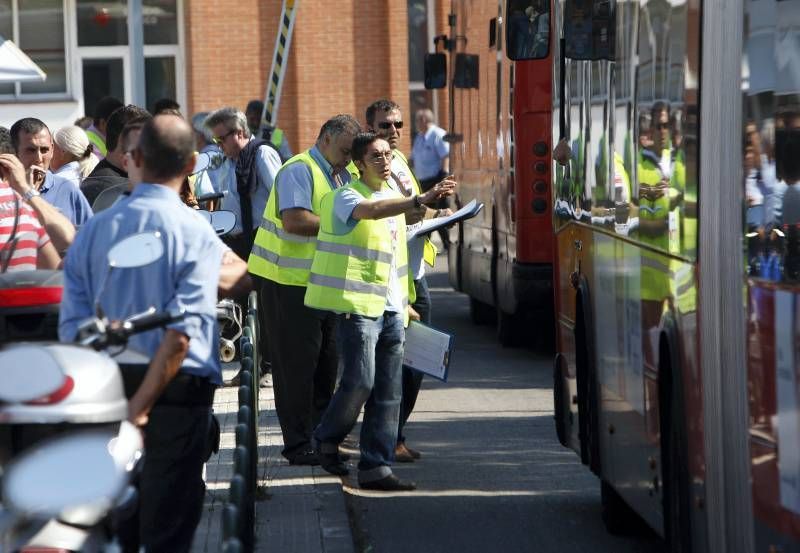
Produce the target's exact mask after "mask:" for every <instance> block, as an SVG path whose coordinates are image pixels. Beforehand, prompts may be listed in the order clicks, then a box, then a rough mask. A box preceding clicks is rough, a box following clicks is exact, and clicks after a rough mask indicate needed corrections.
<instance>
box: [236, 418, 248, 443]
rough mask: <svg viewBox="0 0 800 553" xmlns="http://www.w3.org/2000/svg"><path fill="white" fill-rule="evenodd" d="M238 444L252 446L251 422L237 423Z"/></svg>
mask: <svg viewBox="0 0 800 553" xmlns="http://www.w3.org/2000/svg"><path fill="white" fill-rule="evenodd" d="M236 445H237V446H240V445H243V446H245V447H249V446H250V425H249V424H244V423H241V424H237V425H236Z"/></svg>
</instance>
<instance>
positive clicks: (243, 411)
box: [236, 405, 251, 425]
mask: <svg viewBox="0 0 800 553" xmlns="http://www.w3.org/2000/svg"><path fill="white" fill-rule="evenodd" d="M250 417H251V414H250V407H248V406H247V405H242V406H241V407H239V411H238V413H237V414H236V424H245V425H249V424H250Z"/></svg>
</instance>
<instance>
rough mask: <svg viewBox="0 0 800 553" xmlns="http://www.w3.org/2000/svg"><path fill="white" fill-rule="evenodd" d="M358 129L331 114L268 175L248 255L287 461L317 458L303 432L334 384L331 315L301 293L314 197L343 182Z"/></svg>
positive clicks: (312, 241) (310, 248)
mask: <svg viewBox="0 0 800 553" xmlns="http://www.w3.org/2000/svg"><path fill="white" fill-rule="evenodd" d="M359 130H360V127H359V125H358V122H357V121H356V120H355V119H354V118H353V117H351V116H350V115H337V116H335V117H332V118H331V119H329V120H328V121H326V122H325V124H324V125H322V128H321V129H320V131H319V135H318V137H317V142H316V144H315V145H314V146H313V147H312V148H311V149H309V150H306V151H305V152H302V153H299V154H297V155H296V156H294V157H292V158H291V159H289V161H287V162H286V164H285V165H284V166H283V168H281V170H280V172H279V173H278V175H277V176H276V177H275V186H274V188H273V191H272V194H270V197H269V200H268V201H267V207H266V209H265V210H264V215H263V217H262V218H260V219H259V223H260V228H259V229H258V233H257V234H256V239H255V244H254V245H253V251H252V253H251V254H250V258H249V260H248V269H249V271H250V273H251V274H252V275H254V276H255V277H256V278H255V279H254V280H255V284H256V287H257V288H256V289H257V290H258V302H259V319H260V321H259V322H260V323H261V328H262V329H265V330H266V334H267V335H268V336H269V347H270V355H271V361H272V378H273V383H274V386H275V410H276V412H277V414H278V422H280V425H281V432H282V433H283V446H284V447H283V451H282V452H281V453H282V454H283V456H284V457H285V458H286V459H288V460H289V463H290V464H293V465H317V464H319V461H318V460H317V456H316V455H315V454H314V452H313V451H312V449H311V431H312V430H313V429H314V426H315V425H316V423H317V422H318V421H319V417H320V415H321V414H322V412H323V411H325V408H326V407H327V406H328V402H329V401H330V399H331V396H332V395H333V388H334V385H335V383H336V369H337V365H338V361H339V359H338V356H337V354H336V318H335V317H334V315H333V314H332V313H329V312H325V311H319V310H317V309H310V308H308V307H306V306H305V305H303V298H304V297H305V294H306V286H308V283H309V281H308V278H309V277H308V275H309V270H310V269H311V261H312V260H313V259H314V252H315V251H316V246H317V240H316V236H317V231H318V230H319V222H320V215H319V214H320V211H319V210H320V202H321V201H322V197H323V196H325V195H326V194H328V193H330V192H331V190H335V189H337V188H339V187H341V186H343V185H346V184H347V183H348V182H350V173H349V172H348V171H347V165H348V164H349V163H350V148H351V146H352V143H353V137H354V136H355V135H356V134H357V133H358V131H359ZM262 334H263V333H262ZM262 352H263V347H262ZM262 358H264V354H263V353H262Z"/></svg>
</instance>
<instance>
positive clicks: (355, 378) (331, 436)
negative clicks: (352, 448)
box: [314, 311, 405, 483]
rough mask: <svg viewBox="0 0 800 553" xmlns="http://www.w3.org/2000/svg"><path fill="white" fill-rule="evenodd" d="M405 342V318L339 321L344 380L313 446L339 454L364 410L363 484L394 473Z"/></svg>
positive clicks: (389, 316) (389, 315) (391, 315)
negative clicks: (393, 465)
mask: <svg viewBox="0 0 800 553" xmlns="http://www.w3.org/2000/svg"><path fill="white" fill-rule="evenodd" d="M404 342H405V329H404V328H403V315H401V314H399V313H393V312H389V311H387V312H385V313H384V314H383V315H382V316H380V317H377V318H369V317H362V316H360V315H340V316H339V346H340V354H341V358H342V362H343V371H342V378H341V380H340V382H339V387H338V388H337V389H336V393H334V395H333V398H332V399H331V402H330V405H328V409H327V410H326V411H325V413H324V414H323V415H322V420H321V421H320V423H319V426H317V428H316V430H314V442H315V444H316V445H317V446H318V447H319V449H320V451H321V452H323V453H333V452H335V451H337V450H338V446H339V444H340V443H341V442H342V440H344V439H345V437H346V436H347V435H348V434H349V433H350V431H351V430H352V429H353V426H354V425H355V423H356V421H357V420H358V414H359V413H360V412H361V408H362V407H364V422H363V423H362V424H361V439H360V441H361V459H360V461H359V463H358V480H359V482H360V483H364V482H372V481H375V480H380V479H381V478H384V477H386V476H388V475H390V474H391V473H392V469H391V463H392V461H393V460H394V446H395V444H396V443H397V423H398V419H399V417H400V395H401V384H402V376H401V375H402V365H403V344H404ZM365 404H366V406H365Z"/></svg>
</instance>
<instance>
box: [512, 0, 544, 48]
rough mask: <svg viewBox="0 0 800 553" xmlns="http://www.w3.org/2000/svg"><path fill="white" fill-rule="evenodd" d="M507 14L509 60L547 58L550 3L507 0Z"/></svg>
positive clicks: (529, 0) (541, 0)
mask: <svg viewBox="0 0 800 553" xmlns="http://www.w3.org/2000/svg"><path fill="white" fill-rule="evenodd" d="M506 14H507V19H508V23H507V24H506V55H507V56H508V58H509V59H512V60H535V59H542V58H546V57H547V55H548V54H549V52H550V0H508V5H507V6H506Z"/></svg>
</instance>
